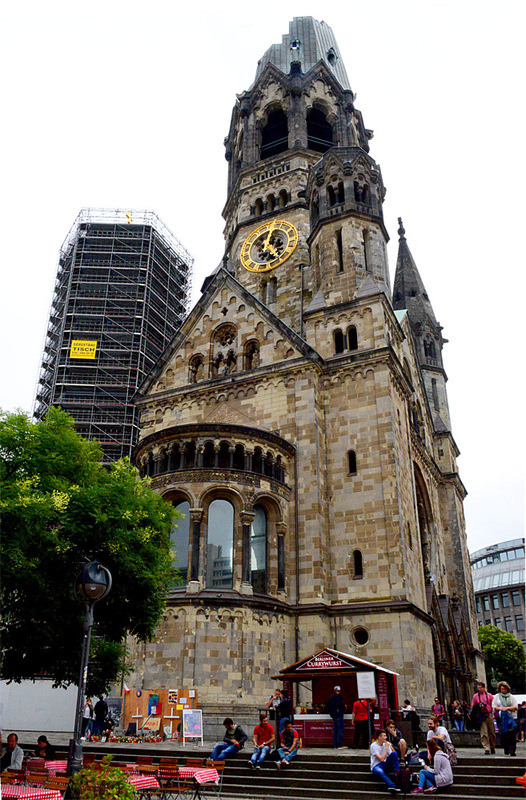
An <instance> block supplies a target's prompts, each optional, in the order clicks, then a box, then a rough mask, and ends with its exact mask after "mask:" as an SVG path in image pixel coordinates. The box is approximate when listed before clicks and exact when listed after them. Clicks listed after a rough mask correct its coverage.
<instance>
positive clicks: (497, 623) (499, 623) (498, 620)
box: [493, 617, 502, 628]
mask: <svg viewBox="0 0 526 800" xmlns="http://www.w3.org/2000/svg"><path fill="white" fill-rule="evenodd" d="M493 624H494V625H495V627H496V628H502V620H501V618H500V617H495V619H494V620H493Z"/></svg>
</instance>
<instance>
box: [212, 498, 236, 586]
mask: <svg viewBox="0 0 526 800" xmlns="http://www.w3.org/2000/svg"><path fill="white" fill-rule="evenodd" d="M206 553H207V560H206V585H207V587H208V588H220V587H222V588H226V589H228V588H232V575H233V566H234V506H233V505H232V503H230V502H229V501H228V500H222V499H217V500H212V502H211V503H210V506H209V508H208V542H207V550H206Z"/></svg>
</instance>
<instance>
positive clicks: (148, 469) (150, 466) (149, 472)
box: [146, 451, 155, 478]
mask: <svg viewBox="0 0 526 800" xmlns="http://www.w3.org/2000/svg"><path fill="white" fill-rule="evenodd" d="M154 469H155V464H154V461H153V453H152V452H151V451H150V452H149V453H148V466H147V467H146V474H147V475H148V477H149V478H153V473H154Z"/></svg>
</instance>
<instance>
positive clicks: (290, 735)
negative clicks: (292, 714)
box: [275, 722, 299, 769]
mask: <svg viewBox="0 0 526 800" xmlns="http://www.w3.org/2000/svg"><path fill="white" fill-rule="evenodd" d="M280 740H281V747H279V748H278V753H279V757H280V759H281V760H280V761H276V762H275V764H276V767H277V769H281V768H282V767H287V766H288V765H289V764H290V762H291V761H292V759H293V758H296V756H297V755H298V746H299V736H298V731H295V730H294V728H293V727H292V722H286V723H285V727H284V728H283V730H282V732H281V736H280Z"/></svg>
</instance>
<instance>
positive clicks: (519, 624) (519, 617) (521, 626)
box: [515, 614, 524, 631]
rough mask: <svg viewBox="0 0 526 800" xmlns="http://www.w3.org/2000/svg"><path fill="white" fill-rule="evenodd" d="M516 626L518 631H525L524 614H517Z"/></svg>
mask: <svg viewBox="0 0 526 800" xmlns="http://www.w3.org/2000/svg"><path fill="white" fill-rule="evenodd" d="M515 625H516V626H517V630H518V631H523V630H524V617H523V615H522V614H515Z"/></svg>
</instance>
